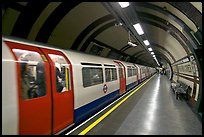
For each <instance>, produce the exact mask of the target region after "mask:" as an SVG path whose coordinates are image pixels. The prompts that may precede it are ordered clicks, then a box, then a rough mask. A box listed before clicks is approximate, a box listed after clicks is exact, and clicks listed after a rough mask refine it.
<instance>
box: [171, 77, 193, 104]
mask: <svg viewBox="0 0 204 137" xmlns="http://www.w3.org/2000/svg"><path fill="white" fill-rule="evenodd" d="M171 88H172V89H173V92H174V93H175V94H176V99H178V98H179V99H182V98H183V99H185V100H188V94H189V91H190V90H191V87H190V86H188V85H186V84H185V83H183V82H182V81H180V80H177V82H176V83H172V84H171Z"/></svg>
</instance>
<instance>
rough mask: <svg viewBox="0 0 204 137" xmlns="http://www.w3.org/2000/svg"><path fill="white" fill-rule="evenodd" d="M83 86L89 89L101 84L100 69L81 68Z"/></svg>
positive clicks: (101, 73)
mask: <svg viewBox="0 0 204 137" xmlns="http://www.w3.org/2000/svg"><path fill="white" fill-rule="evenodd" d="M82 77H83V86H84V87H89V86H93V85H97V84H101V83H103V70H102V68H95V67H83V68H82Z"/></svg>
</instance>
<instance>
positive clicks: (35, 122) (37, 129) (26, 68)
mask: <svg viewBox="0 0 204 137" xmlns="http://www.w3.org/2000/svg"><path fill="white" fill-rule="evenodd" d="M6 44H7V45H8V46H9V48H10V49H11V51H12V53H13V55H14V58H15V60H16V65H17V73H16V74H17V81H18V100H19V102H18V103H19V114H18V115H19V121H18V122H19V129H18V130H19V134H27V135H30V134H51V129H52V123H51V119H52V116H51V115H52V111H51V110H52V107H51V104H52V103H51V92H50V90H51V89H50V73H49V72H50V67H49V63H48V61H47V60H46V58H45V57H44V55H43V54H42V52H41V51H40V50H39V49H38V48H36V47H31V46H27V45H26V44H19V43H14V42H8V41H6ZM39 66H41V67H39ZM39 68H41V70H40V69H39ZM39 73H41V74H40V75H38V74H39ZM40 81H41V82H40ZM8 84H9V83H8ZM11 86H12V85H11ZM11 113H12V112H11ZM11 122H12V121H11Z"/></svg>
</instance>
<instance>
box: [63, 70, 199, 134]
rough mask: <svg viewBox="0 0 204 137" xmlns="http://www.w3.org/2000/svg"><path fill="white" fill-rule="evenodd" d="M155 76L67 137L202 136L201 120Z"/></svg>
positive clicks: (164, 77)
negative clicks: (132, 136) (111, 136)
mask: <svg viewBox="0 0 204 137" xmlns="http://www.w3.org/2000/svg"><path fill="white" fill-rule="evenodd" d="M170 85H171V83H170V81H169V79H168V78H167V77H166V76H165V75H160V74H155V75H154V76H152V77H151V78H150V79H148V80H146V81H145V82H143V83H142V84H140V85H138V86H137V87H136V88H134V89H133V90H131V91H129V92H128V93H126V94H125V95H123V96H122V97H121V98H120V99H118V100H116V101H114V102H113V103H112V104H110V105H109V106H108V107H106V108H104V109H103V110H101V111H100V112H98V113H97V114H96V115H94V116H93V117H91V118H90V119H88V120H87V121H85V122H84V123H82V124H80V125H79V126H78V127H75V128H74V129H72V130H71V131H69V132H67V133H63V134H65V135H202V121H201V120H200V119H199V118H198V116H197V115H196V114H195V113H194V112H193V111H192V109H191V108H190V107H189V106H188V104H187V103H186V101H185V100H177V99H176V97H175V94H174V93H173V92H172V89H171V87H170Z"/></svg>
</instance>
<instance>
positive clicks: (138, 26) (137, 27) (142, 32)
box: [133, 23, 144, 35]
mask: <svg viewBox="0 0 204 137" xmlns="http://www.w3.org/2000/svg"><path fill="white" fill-rule="evenodd" d="M133 27H134V28H135V29H136V31H137V33H138V34H139V35H142V34H144V31H143V30H142V27H141V26H140V24H139V23H137V24H135V25H133Z"/></svg>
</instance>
